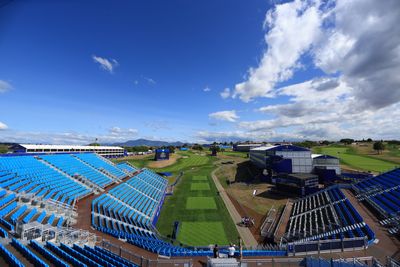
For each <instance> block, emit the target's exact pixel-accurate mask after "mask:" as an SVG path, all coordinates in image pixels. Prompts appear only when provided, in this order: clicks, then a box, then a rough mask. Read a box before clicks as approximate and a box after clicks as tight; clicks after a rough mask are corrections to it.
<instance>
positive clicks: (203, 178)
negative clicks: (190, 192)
mask: <svg viewBox="0 0 400 267" xmlns="http://www.w3.org/2000/svg"><path fill="white" fill-rule="evenodd" d="M192 180H193V181H207V176H205V175H195V176H193V178H192Z"/></svg>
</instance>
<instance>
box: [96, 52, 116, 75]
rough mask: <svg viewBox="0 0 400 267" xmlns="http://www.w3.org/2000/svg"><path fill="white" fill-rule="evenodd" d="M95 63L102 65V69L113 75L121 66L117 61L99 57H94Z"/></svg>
mask: <svg viewBox="0 0 400 267" xmlns="http://www.w3.org/2000/svg"><path fill="white" fill-rule="evenodd" d="M92 58H93V61H94V62H96V63H98V64H99V65H100V68H101V69H103V70H106V71H108V72H109V73H113V72H114V69H115V68H116V67H117V66H119V63H118V61H117V60H115V59H107V58H103V57H98V56H95V55H93V56H92Z"/></svg>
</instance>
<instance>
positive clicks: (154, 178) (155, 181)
mask: <svg viewBox="0 0 400 267" xmlns="http://www.w3.org/2000/svg"><path fill="white" fill-rule="evenodd" d="M136 177H137V178H138V179H141V180H142V181H144V182H146V183H148V184H150V185H152V186H154V187H155V188H158V189H160V190H161V191H163V190H164V189H165V187H167V185H168V181H167V180H166V179H164V178H163V177H161V176H160V175H158V174H156V173H154V172H152V171H150V170H148V169H146V168H144V169H142V171H141V172H140V173H139V174H138V175H137V176H136Z"/></svg>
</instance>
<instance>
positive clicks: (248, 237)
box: [211, 167, 258, 247]
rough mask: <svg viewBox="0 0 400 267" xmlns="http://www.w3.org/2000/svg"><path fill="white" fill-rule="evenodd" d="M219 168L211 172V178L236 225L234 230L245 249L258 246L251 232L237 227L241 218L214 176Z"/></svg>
mask: <svg viewBox="0 0 400 267" xmlns="http://www.w3.org/2000/svg"><path fill="white" fill-rule="evenodd" d="M218 169H219V167H218V168H216V169H215V170H213V171H212V173H211V177H212V179H213V180H214V183H215V186H216V187H217V190H218V192H219V195H220V196H221V198H222V200H223V201H224V203H225V206H226V208H227V209H228V212H229V214H230V215H231V217H232V220H233V222H234V223H235V225H236V229H237V231H238V233H239V235H240V237H241V238H242V240H243V243H244V245H245V246H246V247H251V246H253V247H255V246H257V245H258V243H257V240H256V239H255V238H254V236H253V234H252V233H251V231H250V230H249V229H248V228H246V227H240V226H238V225H237V223H239V222H240V221H241V218H242V217H241V216H240V214H239V212H238V211H237V210H236V208H235V205H234V204H233V203H232V201H231V199H230V198H229V196H228V194H227V193H226V191H225V189H224V187H223V186H222V185H221V183H220V182H219V180H218V177H217V176H216V175H215V173H216V172H217V171H218Z"/></svg>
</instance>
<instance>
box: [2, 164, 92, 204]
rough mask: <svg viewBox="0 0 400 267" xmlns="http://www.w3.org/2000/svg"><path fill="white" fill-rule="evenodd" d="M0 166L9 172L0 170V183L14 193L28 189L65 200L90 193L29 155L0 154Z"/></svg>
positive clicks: (40, 194)
mask: <svg viewBox="0 0 400 267" xmlns="http://www.w3.org/2000/svg"><path fill="white" fill-rule="evenodd" d="M0 170H7V171H8V172H12V174H4V175H2V174H0V187H2V188H8V189H9V190H11V191H15V192H17V193H21V192H26V193H32V194H34V195H36V196H40V197H43V198H44V199H49V198H51V199H54V200H58V201H61V199H62V198H63V200H64V202H65V203H67V204H72V203H73V201H74V200H75V199H80V198H82V197H83V196H85V195H87V194H89V193H90V190H89V189H88V188H86V187H84V186H83V185H81V184H79V183H77V182H75V181H74V180H73V179H72V178H71V177H68V176H66V175H63V174H61V173H60V172H58V171H56V170H55V169H53V168H51V167H50V166H48V165H46V164H45V163H43V162H41V161H40V160H39V159H37V158H35V157H33V156H14V157H0ZM0 195H1V193H0ZM0 205H1V203H0Z"/></svg>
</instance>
